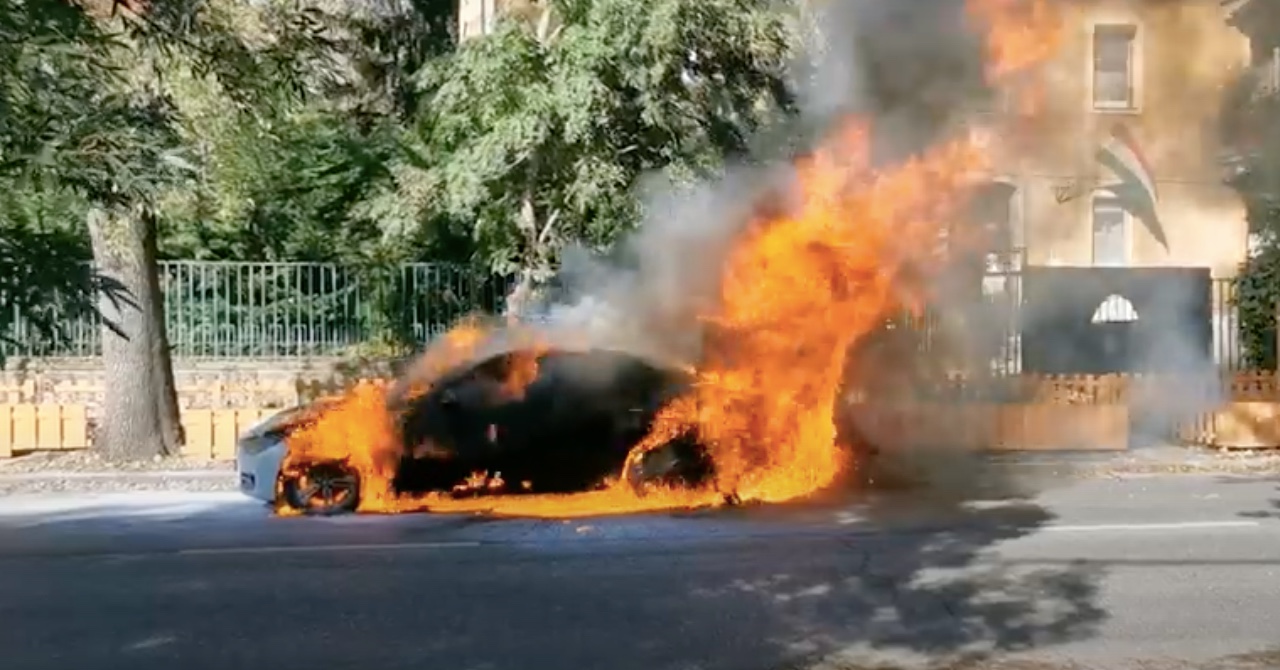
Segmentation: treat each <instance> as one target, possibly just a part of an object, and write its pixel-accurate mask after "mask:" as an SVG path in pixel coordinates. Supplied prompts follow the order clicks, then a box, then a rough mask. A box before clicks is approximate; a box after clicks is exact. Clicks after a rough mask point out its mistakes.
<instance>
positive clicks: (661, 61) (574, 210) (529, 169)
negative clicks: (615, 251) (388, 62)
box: [395, 0, 793, 310]
mask: <svg viewBox="0 0 1280 670" xmlns="http://www.w3.org/2000/svg"><path fill="white" fill-rule="evenodd" d="M777 6H778V3H774V2H768V1H766V0H655V1H653V2H647V3H637V2H631V1H630V0H562V1H557V2H549V3H542V4H541V5H538V6H535V7H534V9H533V11H532V13H529V11H530V10H528V9H527V8H526V9H524V10H523V11H520V12H516V13H514V14H511V15H508V16H506V17H505V18H504V19H503V20H501V21H500V22H499V23H498V27H497V29H496V31H495V32H494V33H492V34H489V35H486V36H483V37H479V38H476V39H473V40H469V41H468V42H466V43H464V44H462V45H460V46H459V48H458V49H457V50H456V51H455V52H454V53H453V54H451V55H450V56H449V57H447V58H444V59H441V60H440V61H439V62H437V63H435V64H434V65H429V66H428V67H426V68H424V70H423V73H422V75H421V81H422V85H423V86H424V87H425V88H426V89H427V90H428V91H430V94H429V96H428V98H427V99H428V102H427V103H426V104H424V105H423V106H422V113H421V114H419V116H418V119H417V123H416V124H415V127H414V129H413V131H412V132H411V133H410V134H409V137H408V138H407V140H406V153H407V158H406V159H405V162H404V164H402V165H401V166H399V169H398V170H395V172H396V174H397V177H398V180H399V182H398V183H399V187H400V189H401V192H402V193H409V194H417V195H418V196H419V197H418V199H417V201H418V202H419V203H421V205H422V209H421V210H420V211H419V212H418V215H417V216H410V217H406V219H407V220H406V221H405V223H406V224H407V225H409V226H413V225H419V226H420V225H423V223H424V222H428V221H434V222H435V223H437V224H440V223H441V221H440V218H434V219H433V218H432V217H431V214H430V213H431V212H434V213H436V214H437V215H442V217H443V219H444V221H445V222H447V223H446V224H445V225H451V226H454V227H455V228H461V229H463V230H467V231H469V232H470V234H471V235H472V237H473V239H474V240H475V242H476V244H477V254H478V256H479V260H480V261H481V262H483V263H484V264H486V265H488V266H489V267H490V268H492V269H493V270H494V271H496V272H498V273H501V274H516V275H518V276H519V284H518V286H517V289H516V291H515V293H514V294H513V301H512V302H513V303H514V304H513V309H515V310H518V309H519V308H520V306H521V305H520V303H521V299H520V298H521V297H522V296H527V295H528V294H530V293H531V292H532V291H533V288H534V287H535V286H536V285H538V284H539V283H541V282H543V281H544V280H546V279H547V278H549V277H550V276H551V274H552V272H553V270H552V268H553V266H554V264H555V263H556V261H557V258H558V254H559V251H560V250H561V249H562V248H564V246H565V245H566V244H567V243H570V242H575V243H582V244H584V245H585V246H588V247H593V248H600V247H604V246H606V245H608V244H609V243H611V242H612V241H613V240H614V239H615V238H616V237H617V236H618V235H619V234H620V233H621V232H622V231H625V230H627V229H629V228H631V227H632V226H633V225H634V224H635V222H636V221H638V219H639V216H640V203H639V202H638V201H637V199H636V197H635V194H634V193H633V191H632V189H633V186H634V185H635V183H636V181H637V179H638V178H639V177H640V176H641V175H642V174H644V173H646V172H649V171H664V172H666V173H667V174H668V175H670V176H671V177H672V178H674V179H676V180H686V179H689V178H691V177H697V176H704V175H707V174H709V173H713V172H715V171H716V170H718V169H719V168H720V167H721V166H722V161H723V160H724V158H725V156H727V155H728V156H732V155H735V154H741V153H742V152H744V151H746V149H747V146H748V138H749V137H750V136H751V134H752V133H753V132H754V131H755V130H757V129H758V128H759V127H760V126H762V125H763V124H765V123H767V122H768V121H769V120H770V119H772V118H774V117H775V115H777V114H779V113H785V112H786V111H788V110H789V109H790V105H791V99H790V91H789V89H788V87H787V86H786V82H785V79H784V77H785V71H786V68H785V65H786V60H787V58H788V56H789V55H790V48H791V45H792V43H793V42H792V38H791V34H790V33H789V31H788V26H789V23H788V20H787V19H788V17H787V16H786V15H785V14H783V13H781V12H780V11H779V10H778V9H777ZM405 199H407V200H413V197H412V195H409V196H406V197H405Z"/></svg>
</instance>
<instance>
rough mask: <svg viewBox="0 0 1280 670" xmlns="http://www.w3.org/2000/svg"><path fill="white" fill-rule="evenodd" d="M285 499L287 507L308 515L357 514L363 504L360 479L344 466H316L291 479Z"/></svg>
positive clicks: (285, 483) (287, 481) (284, 484)
mask: <svg viewBox="0 0 1280 670" xmlns="http://www.w3.org/2000/svg"><path fill="white" fill-rule="evenodd" d="M281 495H282V496H283V497H284V502H285V504H287V505H288V506H290V507H292V508H293V509H295V510H299V511H301V512H303V513H304V514H311V515H320V516H328V515H333V514H345V513H348V512H354V511H355V510H356V506H357V505H358V504H359V503H360V475H359V474H358V473H356V472H355V470H353V469H351V468H349V467H347V466H346V465H345V464H342V463H321V464H317V465H313V466H310V467H309V468H307V469H306V471H304V472H303V473H302V474H300V475H294V476H290V477H287V478H286V479H285V480H284V481H283V482H282V486H281Z"/></svg>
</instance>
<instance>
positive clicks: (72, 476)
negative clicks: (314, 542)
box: [0, 470, 236, 483]
mask: <svg viewBox="0 0 1280 670" xmlns="http://www.w3.org/2000/svg"><path fill="white" fill-rule="evenodd" d="M235 476H236V473H235V471H234V470H147V471H139V472H131V471H109V470H108V471H100V472H76V471H59V470H49V471H43V472H23V473H13V474H3V473H0V483H3V482H38V481H67V480H95V479H104V480H121V479H228V480H230V479H234V478H235Z"/></svg>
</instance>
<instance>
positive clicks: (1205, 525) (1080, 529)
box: [1041, 521, 1261, 533]
mask: <svg viewBox="0 0 1280 670" xmlns="http://www.w3.org/2000/svg"><path fill="white" fill-rule="evenodd" d="M1260 525H1261V524H1260V523H1259V522H1257V521H1177V522H1173V523H1100V524H1081V525H1062V526H1045V527H1044V528H1042V529H1041V530H1043V531H1044V532H1046V533H1048V532H1054V533H1093V532H1105V531H1116V530H1120V531H1124V530H1134V531H1139V530H1204V529H1210V528H1257V527H1258V526H1260Z"/></svg>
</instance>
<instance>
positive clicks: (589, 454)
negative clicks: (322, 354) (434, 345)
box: [237, 348, 712, 514]
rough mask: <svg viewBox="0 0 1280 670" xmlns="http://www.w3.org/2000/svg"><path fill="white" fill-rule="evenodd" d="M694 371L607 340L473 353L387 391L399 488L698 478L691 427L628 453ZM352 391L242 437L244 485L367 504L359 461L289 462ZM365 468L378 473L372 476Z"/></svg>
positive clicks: (546, 489) (393, 479) (470, 492)
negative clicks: (297, 444)
mask: <svg viewBox="0 0 1280 670" xmlns="http://www.w3.org/2000/svg"><path fill="white" fill-rule="evenodd" d="M691 381H692V379H691V377H690V375H689V374H688V373H687V372H686V371H684V370H682V369H679V368H677V367H674V366H669V365H664V364H661V363H658V362H655V361H653V360H649V359H647V358H645V357H643V356H639V355H636V354H631V353H626V352H621V351H613V350H605V349H585V350H571V349H540V348H539V349H515V350H508V351H503V352H501V353H497V354H493V355H489V356H486V357H483V358H480V359H472V360H471V361H470V362H468V363H466V364H460V365H458V366H457V367H456V368H455V369H451V370H448V371H447V372H445V373H444V374H443V375H442V376H439V377H436V378H434V379H432V380H431V382H430V383H422V382H419V381H416V380H415V379H414V378H413V376H412V375H406V376H404V377H402V378H400V379H398V380H395V381H394V382H392V383H390V384H387V385H384V386H383V387H381V388H382V389H383V390H382V391H381V393H382V396H381V401H382V402H383V404H384V406H385V409H386V416H387V417H388V419H389V422H390V426H391V427H392V429H393V430H392V432H393V433H394V436H395V444H394V448H393V453H391V454H390V456H389V459H388V460H389V461H390V463H391V469H392V472H391V473H390V486H391V492H392V493H393V494H394V495H395V496H408V497H421V496H423V495H430V494H437V495H443V496H451V497H457V496H479V495H492V494H511V495H520V494H526V493H543V494H545V493H577V492H586V491H590V490H592V489H594V488H597V487H600V486H603V485H605V483H606V482H612V481H619V480H622V481H625V482H626V483H627V484H629V485H630V486H631V487H632V488H633V489H635V490H637V491H643V489H644V488H645V487H647V486H650V485H652V484H655V483H661V484H663V485H666V486H672V485H675V486H680V485H688V486H697V485H699V484H701V483H702V482H705V481H707V479H708V478H709V477H710V476H711V474H712V473H711V466H710V460H709V459H708V458H707V455H706V453H705V451H704V450H703V449H702V448H701V447H700V446H699V445H698V444H697V443H696V442H695V441H694V440H692V439H689V438H684V437H681V438H679V439H675V440H672V441H671V442H669V443H668V444H666V445H664V446H662V447H660V448H657V449H651V450H646V451H645V453H644V455H643V457H641V458H632V459H631V460H630V461H629V460H628V457H629V455H630V454H631V452H632V450H633V447H634V446H635V445H636V444H637V443H639V442H640V440H642V439H643V438H644V437H645V436H646V435H647V434H648V432H649V429H650V425H651V423H652V421H653V420H654V418H655V416H656V415H657V413H658V411H659V410H660V409H661V408H662V407H663V406H664V405H665V404H666V403H667V402H668V401H669V400H670V399H672V398H674V397H676V396H677V395H679V394H681V393H683V392H685V391H686V390H687V388H688V385H689V384H690V383H691ZM340 402H342V401H341V400H333V399H328V400H325V401H321V402H318V403H315V404H310V405H304V406H301V407H294V408H290V409H288V410H284V411H282V412H280V413H278V414H276V415H274V416H272V417H270V418H268V419H266V420H264V421H263V422H261V423H260V424H258V425H256V426H254V427H253V428H251V429H249V430H248V431H246V432H245V433H244V435H242V436H241V438H240V441H239V445H238V453H237V464H238V469H239V475H240V486H241V490H242V491H243V492H244V493H245V494H247V495H249V496H252V497H255V498H258V499H260V500H264V501H267V502H271V503H273V504H275V505H277V506H278V507H281V508H285V509H289V510H291V511H295V512H302V513H308V514H333V513H340V512H350V511H354V510H356V509H357V507H359V504H360V499H361V495H362V488H364V489H365V490H368V486H367V485H368V484H369V482H367V481H364V480H363V479H362V468H360V467H358V466H357V465H356V464H354V463H353V462H351V459H349V458H326V459H316V458H308V459H306V462H305V463H303V464H301V465H300V466H299V467H287V465H288V458H287V457H288V455H289V452H290V448H291V447H290V438H291V436H294V435H297V434H299V433H300V432H301V431H302V430H303V429H307V428H313V429H314V428H315V427H316V422H317V420H319V419H320V418H321V417H322V416H324V414H325V413H326V412H328V411H331V410H333V409H334V408H335V407H336V404H335V403H340ZM366 476H367V475H366Z"/></svg>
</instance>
